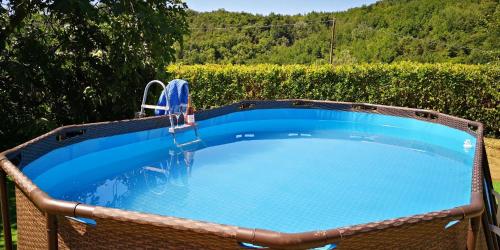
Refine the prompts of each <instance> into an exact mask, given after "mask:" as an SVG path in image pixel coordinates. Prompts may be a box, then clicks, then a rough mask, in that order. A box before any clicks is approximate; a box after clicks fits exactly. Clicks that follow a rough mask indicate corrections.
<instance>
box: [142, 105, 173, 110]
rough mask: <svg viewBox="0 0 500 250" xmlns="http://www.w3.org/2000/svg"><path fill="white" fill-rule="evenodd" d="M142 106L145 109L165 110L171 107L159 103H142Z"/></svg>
mask: <svg viewBox="0 0 500 250" xmlns="http://www.w3.org/2000/svg"><path fill="white" fill-rule="evenodd" d="M141 107H142V108H145V109H159V110H165V111H168V110H169V107H165V106H157V105H149V104H142V105H141Z"/></svg>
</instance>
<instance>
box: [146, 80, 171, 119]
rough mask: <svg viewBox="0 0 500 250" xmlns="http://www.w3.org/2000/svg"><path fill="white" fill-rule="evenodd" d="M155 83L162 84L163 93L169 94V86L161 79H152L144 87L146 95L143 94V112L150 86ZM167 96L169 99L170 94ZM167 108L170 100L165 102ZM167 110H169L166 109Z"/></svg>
mask: <svg viewBox="0 0 500 250" xmlns="http://www.w3.org/2000/svg"><path fill="white" fill-rule="evenodd" d="M154 83H157V84H160V85H161V87H162V88H163V92H162V93H165V95H168V93H167V87H166V86H165V84H164V83H162V82H161V81H159V80H152V81H150V82H148V84H146V87H145V88H144V95H143V96H142V105H141V114H144V108H145V105H146V99H147V98H148V92H149V87H151V85H153V84H154ZM166 98H167V100H168V96H166ZM167 108H169V107H168V102H165V109H167ZM165 111H167V110H165ZM165 113H167V112H165ZM169 113H170V112H169Z"/></svg>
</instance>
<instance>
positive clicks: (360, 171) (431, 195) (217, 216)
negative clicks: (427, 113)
mask: <svg viewBox="0 0 500 250" xmlns="http://www.w3.org/2000/svg"><path fill="white" fill-rule="evenodd" d="M199 133H200V135H201V138H202V140H203V143H200V144H198V146H194V147H190V148H185V149H184V150H181V149H179V148H177V147H175V146H174V144H173V142H172V137H171V135H169V133H168V131H167V129H166V128H161V129H155V130H150V131H143V132H136V133H130V134H124V135H117V136H111V137H105V138H99V139H94V140H89V141H84V142H81V143H78V144H74V145H71V146H68V147H65V148H61V149H57V150H54V151H52V152H50V153H48V154H46V155H44V156H43V157H41V158H39V159H37V160H36V161H34V162H32V163H30V164H29V165H27V166H26V167H24V168H23V172H24V173H25V174H26V175H27V176H28V177H30V178H31V179H32V180H34V182H35V183H36V184H37V185H38V186H39V187H40V188H41V189H43V190H44V191H45V192H47V193H48V194H49V195H51V196H52V197H54V198H58V199H63V200H70V201H78V202H83V203H87V204H91V205H99V206H107V207H113V208H121V209H126V210H133V211H140V212H146V213H153V214H160V215H168V216H176V217H181V218H188V219H194V220H201V221H208V222H215V223H221V224H229V225H236V226H242V227H248V228H261V229H268V230H275V231H281V232H289V233H292V232H303V231H311V230H319V229H331V228H337V227H343V226H349V225H355V224H361V223H368V222H374V221H380V220H386V219H393V218H397V217H402V216H410V215H414V214H421V213H427V212H431V211H437V210H443V209H449V208H453V207H457V206H462V205H466V204H469V201H470V193H471V179H472V162H473V157H474V147H475V145H476V141H475V138H474V137H472V136H471V135H469V134H467V133H465V132H462V131H459V130H456V129H452V128H449V127H446V126H443V125H439V124H433V123H428V122H423V121H418V120H414V119H408V118H401V117H392V116H386V115H377V114H367V113H358V112H345V111H330V110H319V109H269V110H253V111H244V112H237V113H231V114H227V115H224V116H219V117H215V118H212V119H209V120H204V121H201V122H199ZM178 138H179V140H180V141H189V140H192V139H193V138H194V134H193V132H192V131H186V132H183V133H182V134H179V135H178ZM465 140H470V142H471V143H472V145H473V147H472V148H464V141H465Z"/></svg>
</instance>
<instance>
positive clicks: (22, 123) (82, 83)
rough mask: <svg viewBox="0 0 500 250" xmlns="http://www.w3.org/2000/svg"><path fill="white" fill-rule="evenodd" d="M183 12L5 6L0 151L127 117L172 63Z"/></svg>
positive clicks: (161, 6)
mask: <svg viewBox="0 0 500 250" xmlns="http://www.w3.org/2000/svg"><path fill="white" fill-rule="evenodd" d="M186 8H187V7H186V5H185V4H184V3H182V1H180V0H151V1H133V0H124V1H116V0H100V1H89V0H87V1H85V0H55V1H48V0H33V1H20V0H19V1H13V0H12V1H8V2H3V5H2V6H1V8H0V24H1V25H2V26H1V33H0V48H1V51H0V83H1V84H0V97H1V100H0V108H1V112H2V113H1V115H2V117H3V122H2V123H1V125H0V141H1V144H0V148H5V147H7V146H11V145H13V144H15V143H16V142H19V141H22V140H25V139H27V138H26V137H32V136H34V135H37V134H39V133H41V132H42V131H46V130H48V129H51V128H53V127H55V126H60V125H63V124H70V123H81V122H90V121H101V120H110V119H122V118H129V117H131V116H132V114H133V112H134V111H137V106H138V105H137V104H138V102H139V100H140V98H141V96H142V88H143V87H144V85H145V84H146V83H147V81H149V80H151V79H154V78H157V77H161V76H162V74H163V73H162V72H163V67H164V66H165V65H166V64H168V63H169V62H171V61H173V60H174V59H175V50H174V48H173V45H174V43H176V42H179V43H182V40H183V35H184V34H186V33H187V31H188V29H187V27H188V24H187V21H186V13H185V10H186ZM21 135H23V136H21Z"/></svg>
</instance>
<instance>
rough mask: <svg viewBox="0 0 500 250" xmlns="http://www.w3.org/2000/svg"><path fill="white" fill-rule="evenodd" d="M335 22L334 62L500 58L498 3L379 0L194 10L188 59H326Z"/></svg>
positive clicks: (182, 58) (184, 58)
mask: <svg viewBox="0 0 500 250" xmlns="http://www.w3.org/2000/svg"><path fill="white" fill-rule="evenodd" d="M334 18H335V19H336V24H337V25H336V40H335V42H336V46H335V50H334V62H335V63H337V64H338V63H356V62H384V63H390V62H394V61H403V60H409V61H417V62H429V63H435V62H453V63H468V64H476V63H479V64H485V63H495V62H498V61H499V59H500V48H499V47H498V44H500V5H499V3H498V1H496V0H480V1H470V0H382V1H379V2H377V3H375V4H372V5H368V6H363V7H360V8H354V9H350V10H348V11H344V12H337V13H309V14H306V15H293V16H289V15H277V14H270V15H267V16H262V15H253V14H248V13H234V12H227V11H224V10H218V11H214V12H209V13H197V12H192V11H191V12H189V15H188V19H189V24H190V29H191V33H190V35H187V36H186V38H185V42H184V46H183V47H182V50H179V53H178V54H177V57H178V59H179V62H182V63H184V64H204V63H232V64H253V63H276V64H310V63H313V64H322V63H326V62H328V60H329V53H330V37H331V32H330V30H331V25H332V22H330V21H329V20H332V19H334Z"/></svg>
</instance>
